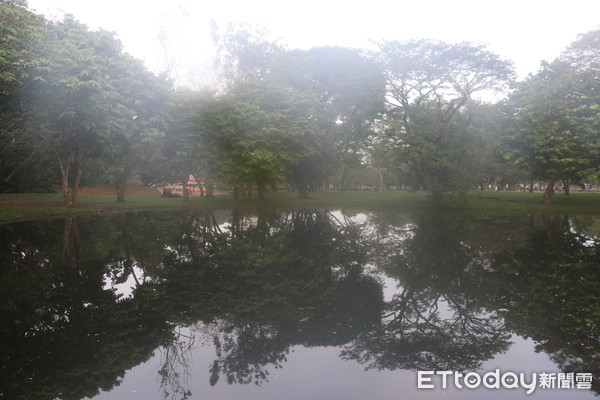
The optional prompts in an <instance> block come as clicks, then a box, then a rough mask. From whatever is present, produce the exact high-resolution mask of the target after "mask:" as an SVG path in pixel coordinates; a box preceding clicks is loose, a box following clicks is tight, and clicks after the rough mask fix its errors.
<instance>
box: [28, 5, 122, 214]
mask: <svg viewBox="0 0 600 400" xmlns="http://www.w3.org/2000/svg"><path fill="white" fill-rule="evenodd" d="M49 34H50V35H51V36H50V37H49V38H48V43H47V44H46V46H47V47H46V48H45V54H44V55H43V58H42V59H41V60H40V62H39V63H38V64H37V65H36V66H35V71H34V72H35V76H34V77H33V82H31V85H30V87H29V90H30V92H29V95H30V97H29V100H30V106H31V109H32V112H33V113H34V115H33V116H32V118H31V119H30V121H29V129H32V130H34V131H36V132H37V133H38V134H39V135H40V138H41V139H42V140H43V141H44V142H45V145H46V146H47V147H48V149H49V151H51V152H52V153H53V154H54V155H55V157H56V162H57V165H58V168H59V171H60V177H61V183H62V184H61V186H62V193H63V197H64V202H65V205H66V206H73V205H74V204H75V202H76V200H77V194H78V190H79V184H80V180H81V171H82V168H83V162H84V160H85V159H86V157H90V156H98V155H99V151H100V150H101V148H102V141H103V140H104V138H105V137H106V133H107V126H106V122H107V115H108V114H109V109H110V106H111V101H110V100H111V96H110V95H109V94H108V93H107V92H108V91H109V90H110V89H109V82H108V77H107V71H106V64H105V63H104V62H103V59H102V57H101V55H100V53H99V52H98V48H97V47H96V46H98V45H100V46H101V45H102V44H103V43H102V40H99V39H101V37H102V36H103V34H102V33H94V32H90V31H88V29H87V27H86V26H85V25H82V24H80V23H78V22H77V21H75V20H74V19H73V18H72V17H71V16H67V17H66V18H65V20H64V21H63V22H59V23H56V24H54V25H52V26H51V29H50V31H49Z"/></svg>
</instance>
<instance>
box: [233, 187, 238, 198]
mask: <svg viewBox="0 0 600 400" xmlns="http://www.w3.org/2000/svg"><path fill="white" fill-rule="evenodd" d="M233 198H234V200H238V199H239V198H240V187H239V186H237V185H236V186H234V187H233Z"/></svg>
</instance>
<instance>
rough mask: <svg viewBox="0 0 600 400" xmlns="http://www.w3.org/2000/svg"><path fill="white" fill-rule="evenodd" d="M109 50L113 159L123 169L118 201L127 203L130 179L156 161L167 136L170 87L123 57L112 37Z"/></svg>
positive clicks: (107, 40)
mask: <svg viewBox="0 0 600 400" xmlns="http://www.w3.org/2000/svg"><path fill="white" fill-rule="evenodd" d="M106 47H107V48H110V49H111V50H110V53H109V54H106V53H104V54H102V53H101V55H102V57H103V59H104V61H105V62H106V63H107V64H108V66H109V69H108V72H109V74H110V81H109V84H110V86H111V90H112V92H113V99H112V100H113V103H112V104H111V108H110V109H111V111H112V112H111V114H110V118H111V123H110V143H111V145H112V148H111V157H114V158H115V161H116V162H117V163H118V165H119V171H118V172H117V186H118V189H119V190H118V193H117V200H118V201H125V194H126V190H127V179H128V178H129V176H130V174H131V173H132V172H133V171H134V170H135V169H137V168H140V167H141V166H142V165H143V164H146V163H147V161H148V160H152V157H149V155H150V153H151V152H152V150H153V147H155V145H156V144H157V141H158V139H159V138H160V137H161V136H162V135H163V134H164V131H165V125H166V115H167V110H168V101H169V98H170V93H169V89H170V87H169V84H168V83H167V82H166V81H165V80H163V79H161V78H159V77H156V76H155V75H154V74H152V73H151V72H150V71H148V70H147V69H146V68H145V67H144V65H143V64H142V62H141V61H139V60H136V59H135V58H133V57H131V56H129V55H127V54H123V53H122V52H121V47H120V44H118V43H117V42H116V41H115V40H114V39H113V38H112V37H107V38H106ZM152 161H155V160H152ZM163 167H164V166H163Z"/></svg>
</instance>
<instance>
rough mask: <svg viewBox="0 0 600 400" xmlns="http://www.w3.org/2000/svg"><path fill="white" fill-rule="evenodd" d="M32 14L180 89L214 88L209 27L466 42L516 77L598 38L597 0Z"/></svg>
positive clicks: (57, 3) (118, 2)
mask: <svg viewBox="0 0 600 400" xmlns="http://www.w3.org/2000/svg"><path fill="white" fill-rule="evenodd" d="M29 5H30V8H32V9H34V10H36V11H37V12H39V13H42V14H44V15H46V16H47V17H49V18H60V17H61V15H63V14H64V13H71V14H73V15H74V16H75V17H76V18H77V19H78V20H79V21H81V22H83V23H85V24H87V25H88V26H90V27H91V28H93V29H96V28H98V27H101V28H103V29H106V30H109V31H114V32H116V33H117V34H118V37H119V38H120V39H121V41H122V42H123V44H124V46H125V50H126V51H127V52H129V53H130V54H132V55H134V56H135V57H137V58H140V59H142V60H144V61H145V62H146V65H147V66H148V68H150V69H151V70H153V71H155V72H159V71H161V70H164V69H165V65H166V64H165V60H167V59H168V60H169V61H170V62H172V63H175V64H176V65H177V75H178V76H179V78H180V79H181V80H189V81H191V82H192V83H193V84H195V85H201V84H202V83H203V82H208V81H210V79H211V76H210V73H209V72H208V70H209V69H210V66H211V59H212V55H213V53H214V48H213V45H212V43H211V39H210V29H209V22H210V20H211V19H212V20H214V21H216V22H217V24H218V25H219V27H220V28H221V29H222V30H224V29H225V28H226V26H227V24H228V23H229V22H233V23H239V22H248V23H250V24H253V25H259V26H262V27H264V28H266V29H267V30H268V31H269V32H270V34H271V36H272V38H273V39H279V40H280V41H281V43H283V44H284V45H286V46H287V47H288V48H303V49H308V48H310V47H314V46H322V45H339V46H348V47H363V48H365V47H368V46H370V45H371V43H372V41H379V40H382V39H385V40H391V39H397V40H408V39H414V38H430V39H439V40H445V41H448V42H461V41H469V42H473V43H477V44H484V45H486V46H487V47H488V48H489V49H490V50H492V51H494V52H496V53H497V54H499V55H500V56H501V57H503V58H507V59H510V60H512V61H514V63H515V67H516V69H517V73H518V74H519V76H521V77H524V76H526V75H527V74H529V73H534V72H536V71H537V69H538V66H539V63H540V61H541V60H548V61H551V60H552V59H554V58H555V57H557V56H558V55H559V54H560V52H561V51H562V50H563V49H564V48H565V47H566V46H567V45H568V44H569V43H571V42H572V41H573V40H575V39H576V38H577V35H578V34H580V33H585V32H588V31H590V30H593V29H597V28H600V1H599V0H569V1H549V0H503V1H489V0H488V1H485V0H455V1H447V0H419V1H414V0H413V1H410V2H408V1H402V0H396V1H384V0H369V1H364V0H362V1H352V2H350V1H348V0H330V1H328V0H304V1H283V0H279V1H272V0H253V1H248V0H245V1H244V0H219V1H214V0H212V1H206V0H201V1H198V0H195V1H194V0H170V1H148V0H29ZM161 32H162V33H163V37H166V40H165V41H166V43H167V44H168V48H169V53H168V55H167V56H166V57H165V53H164V47H163V46H162V45H161V42H160V41H159V39H158V37H159V36H160V34H161ZM190 76H193V78H190Z"/></svg>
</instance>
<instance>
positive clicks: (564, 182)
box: [562, 179, 571, 196]
mask: <svg viewBox="0 0 600 400" xmlns="http://www.w3.org/2000/svg"><path fill="white" fill-rule="evenodd" d="M562 181H563V187H564V188H565V189H564V190H565V196H568V195H569V194H570V193H571V188H570V187H569V185H570V182H569V179H563V180H562Z"/></svg>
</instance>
